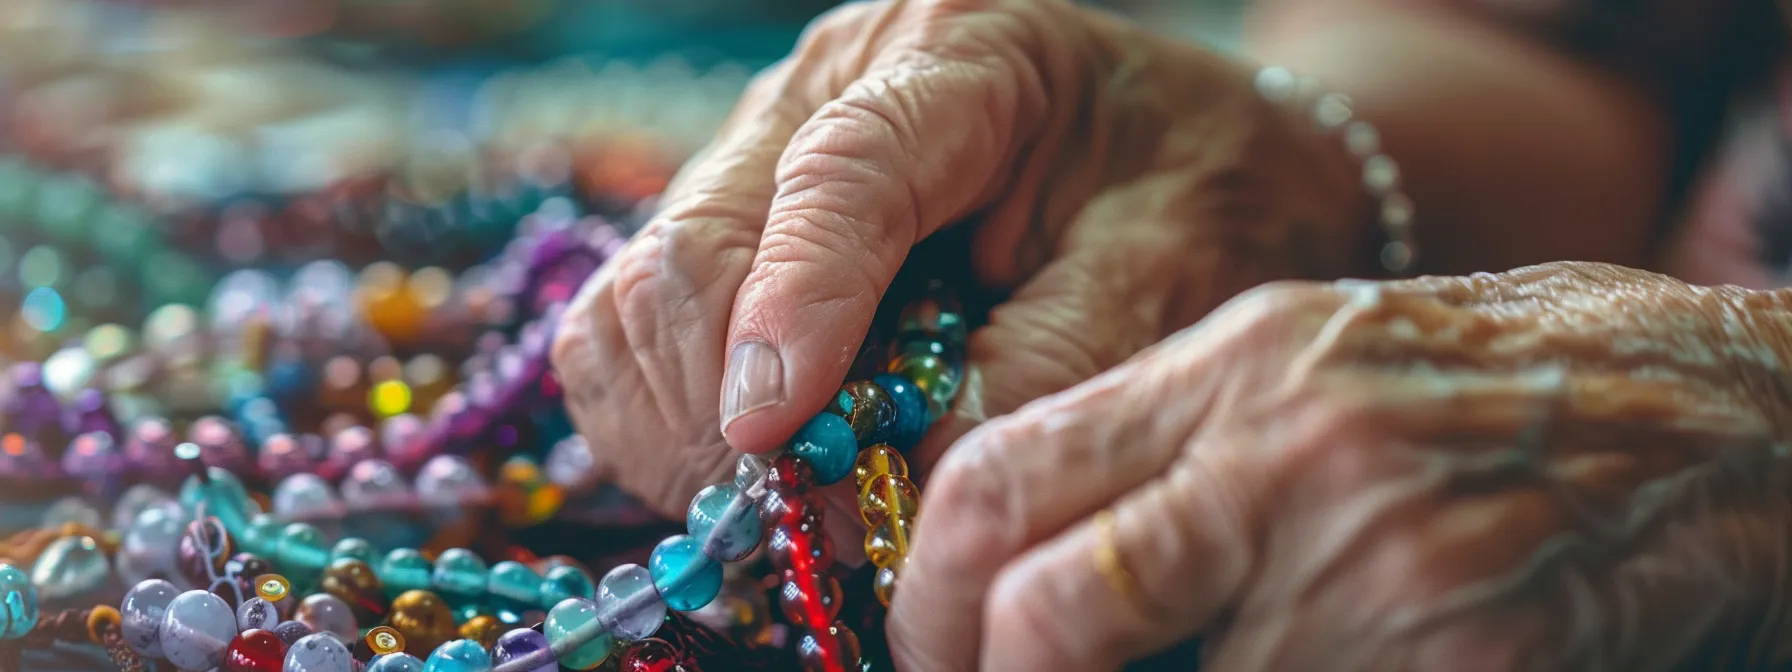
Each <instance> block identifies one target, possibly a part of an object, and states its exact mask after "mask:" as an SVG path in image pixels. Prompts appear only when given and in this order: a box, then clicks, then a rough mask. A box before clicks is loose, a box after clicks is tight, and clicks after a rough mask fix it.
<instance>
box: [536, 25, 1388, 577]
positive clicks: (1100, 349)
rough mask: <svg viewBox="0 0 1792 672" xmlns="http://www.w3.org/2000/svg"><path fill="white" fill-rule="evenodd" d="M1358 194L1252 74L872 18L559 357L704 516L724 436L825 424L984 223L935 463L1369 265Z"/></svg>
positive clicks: (761, 130) (616, 457) (747, 101)
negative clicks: (899, 288)
mask: <svg viewBox="0 0 1792 672" xmlns="http://www.w3.org/2000/svg"><path fill="white" fill-rule="evenodd" d="M1357 179H1358V173H1357V169H1356V167H1355V166H1354V165H1351V164H1350V163H1349V161H1348V160H1347V159H1346V157H1345V156H1344V154H1343V152H1342V151H1341V149H1340V148H1339V147H1337V146H1336V143H1335V141H1331V140H1328V139H1325V138H1322V137H1319V136H1317V134H1315V133H1313V132H1312V129H1311V124H1310V123H1309V122H1308V120H1307V119H1305V118H1301V117H1298V116H1297V115H1294V114H1292V113H1289V112H1286V111H1283V110H1279V109H1276V108H1272V107H1270V106H1268V105H1266V104H1264V103H1262V102H1260V101H1259V100H1258V99H1257V97H1256V96H1255V94H1254V92H1253V91H1252V87H1251V71H1250V70H1249V69H1247V68H1245V67H1244V66H1241V65H1238V64H1234V63H1231V62H1229V61H1226V60H1225V59H1222V58H1220V57H1218V56H1215V55H1213V54H1210V53H1208V52H1205V51H1201V50H1198V49H1196V48H1193V47H1191V46H1188V45H1182V44H1178V43H1175V42H1172V41H1168V40H1164V39H1160V38H1157V37H1154V36H1150V35H1148V34H1145V33H1143V32H1142V31H1140V30H1138V29H1137V28H1134V27H1132V26H1129V25H1127V24H1125V23H1123V22H1119V21H1117V20H1114V19H1110V18H1107V17H1105V16H1104V15H1100V14H1096V13H1093V12H1092V11H1091V10H1087V9H1084V8H1079V7H1076V6H1074V5H1072V4H1070V3H1067V2H1063V1H1062V0H928V1H923V0H914V1H908V2H891V1H886V2H871V3H858V4H851V5H847V6H845V7H843V8H841V9H839V10H838V11H835V12H833V13H832V14H830V15H828V16H826V17H824V18H822V19H820V20H818V21H817V22H816V23H815V25H814V26H813V27H812V28H811V29H810V30H809V31H808V33H807V34H806V36H805V37H804V38H803V40H802V42H801V44H800V45H799V46H798V47H797V49H796V51H795V53H794V54H792V55H791V56H790V58H789V59H787V60H785V61H784V62H783V63H782V64H780V65H778V66H777V67H774V68H772V69H771V70H770V71H768V72H767V73H765V74H764V75H763V76H761V77H760V78H759V79H758V80H757V82H756V83H755V84H754V85H753V86H752V87H751V88H750V90H749V91H747V93H746V95H745V97H744V99H743V100H742V102H741V103H740V105H739V107H738V109H736V110H735V112H734V113H733V115H732V117H731V119H730V120H729V121H728V122H727V124H726V126H725V128H723V129H722V131H721V133H720V135H719V136H718V138H717V139H716V140H715V142H714V143H713V144H712V145H711V146H710V147H708V148H707V150H706V151H704V152H703V153H701V154H700V155H699V156H698V157H697V158H696V159H695V160H694V161H693V162H691V163H690V164H689V165H688V166H687V167H686V168H685V170H684V171H683V172H682V173H681V174H680V175H679V177H678V179H676V180H675V181H674V183H673V184H672V185H671V186H670V188H669V190H668V193H667V194H666V195H665V198H664V200H663V206H664V207H663V210H662V211H661V212H660V213H659V214H658V215H657V216H656V217H655V218H654V219H653V220H652V222H651V223H650V224H649V225H648V226H647V227H646V228H645V229H644V230H643V231H642V232H640V233H639V234H638V235H637V237H636V239H635V240H633V241H631V242H630V243H629V245H628V246H627V248H626V249H625V250H624V251H623V252H622V253H621V254H620V255H619V256H618V257H617V258H616V259H615V260H613V261H612V262H611V263H610V264H608V265H607V267H606V268H604V269H603V270H602V271H600V272H599V274H598V275H597V276H596V277H595V278H594V279H593V280H592V281H591V282H590V283H589V284H588V285H587V286H586V287H585V288H584V290H583V292H582V293H581V295H580V296H579V298H578V299H577V301H576V303H575V305H574V307H573V308H572V310H571V311H570V312H569V314H568V315H567V317H566V320H565V322H564V323H563V327H562V330H561V335H560V337H559V341H558V344H557V346H556V349H555V352H554V363H555V366H556V368H557V370H558V371H559V372H560V374H561V376H562V378H563V380H565V381H566V383H567V392H568V406H569V407H570V409H571V410H572V412H573V415H574V417H575V420H576V422H577V423H578V426H579V428H580V429H581V431H582V433H583V434H584V435H585V436H586V437H587V438H588V439H589V441H590V442H591V444H592V445H593V446H594V449H595V450H596V452H597V453H598V459H599V467H600V471H602V472H603V473H604V474H606V475H609V476H611V477H613V478H614V479H615V480H616V481H617V482H618V483H619V484H620V485H622V486H623V487H624V488H626V489H628V490H630V491H632V492H633V493H635V494H636V495H638V496H641V497H643V498H644V499H646V500H647V501H649V502H650V503H652V504H653V505H655V506H657V507H658V508H660V509H661V510H662V511H664V512H666V513H668V514H674V515H678V514H681V513H682V511H683V509H684V507H685V505H686V503H687V502H688V501H689V497H690V496H691V495H692V494H693V493H695V492H696V491H697V490H698V489H699V488H701V487H702V486H704V485H706V484H708V483H710V482H713V481H715V480H717V479H718V478H721V477H722V476H724V475H725V474H726V473H727V472H728V470H729V469H730V460H731V455H732V454H733V451H732V450H730V448H729V446H728V445H727V444H732V446H733V448H735V449H739V450H745V451H754V452H758V451H765V450H769V449H773V448H776V447H778V446H779V445H780V444H781V443H782V442H784V441H785V440H786V439H788V437H789V436H790V435H791V434H792V433H793V432H794V431H795V430H796V429H797V427H798V426H800V424H801V423H802V422H803V421H804V420H806V419H807V418H808V417H809V416H810V415H812V414H814V413H815V412H816V411H818V410H820V409H821V408H822V407H823V406H824V404H825V403H826V401H827V399H828V397H829V395H830V394H831V393H832V392H833V391H834V390H835V389H836V388H837V387H838V386H839V384H840V383H841V382H842V379H843V377H844V376H845V374H846V372H847V370H848V368H849V366H850V364H851V359H852V357H853V355H854V354H855V353H856V352H857V350H858V345H859V342H860V341H861V340H862V339H863V338H864V336H865V334H866V330H867V327H868V325H869V323H870V321H871V319H872V316H873V313H874V311H875V309H876V307H877V305H878V302H879V301H880V299H881V298H882V296H883V294H884V293H885V291H886V290H887V289H888V287H889V285H890V283H891V281H892V278H893V276H894V275H895V274H896V272H897V270H898V268H899V267H900V266H901V265H902V264H903V261H904V259H905V257H906V256H907V255H908V254H909V251H910V249H911V248H912V247H913V246H914V245H915V244H916V243H917V242H918V241H920V240H921V239H923V238H926V237H927V236H929V235H930V234H932V233H934V232H936V231H938V230H939V229H941V228H942V227H945V226H948V225H950V224H953V223H956V222H960V221H966V220H974V221H973V223H972V224H967V225H974V226H975V227H976V229H975V230H974V231H973V233H974V235H970V236H967V239H968V240H970V241H971V242H970V243H969V245H971V246H972V248H973V249H971V250H968V256H969V257H970V258H971V259H972V260H973V266H974V269H973V270H974V271H975V275H976V276H977V278H978V279H979V280H980V281H981V282H982V283H985V284H986V285H987V286H988V287H990V288H993V289H995V290H996V291H998V292H1004V293H1008V301H1007V302H1006V303H1004V304H1002V305H1000V306H998V307H997V308H996V309H995V310H994V312H993V314H992V315H991V317H990V321H989V324H988V326H987V327H985V328H983V329H981V330H980V331H978V332H977V333H975V334H973V336H972V339H971V343H970V345H969V353H968V359H969V367H968V368H969V371H970V373H968V374H967V380H966V381H965V383H964V385H963V387H962V391H961V394H960V397H959V399H960V401H959V403H958V406H957V411H956V414H955V415H954V417H952V418H949V419H948V420H947V421H945V422H942V423H941V424H940V425H939V426H938V428H937V429H936V432H935V435H934V436H932V437H930V439H929V440H928V441H927V443H926V444H924V445H923V446H922V447H921V448H920V449H919V454H920V458H919V462H920V463H921V464H923V465H925V464H927V463H928V462H930V461H931V459H933V458H934V457H936V456H937V455H938V454H939V453H940V452H941V451H943V449H944V447H945V446H946V445H948V444H949V443H950V440H951V439H952V438H955V437H956V435H958V434H960V433H962V432H963V431H965V430H966V429H968V428H969V427H970V426H972V425H974V424H975V423H977V422H979V421H981V420H982V419H984V418H986V417H993V416H996V415H999V414H1002V413H1005V412H1008V411H1010V410H1012V409H1014V408H1016V407H1018V406H1020V405H1021V404H1022V403H1025V402H1027V401H1029V400H1032V399H1034V398H1037V397H1039V396H1042V395H1045V394H1049V393H1051V392H1054V391H1057V390H1060V389H1063V388H1065V387H1069V386H1070V385H1073V384H1075V383H1077V382H1080V381H1082V380H1084V379H1086V378H1088V377H1089V376H1092V375H1094V374H1096V373H1098V372H1100V371H1102V370H1104V369H1106V368H1108V367H1111V366H1113V365H1115V364H1118V363H1119V362H1121V361H1123V360H1125V359H1126V358H1127V357H1129V356H1131V355H1132V354H1134V353H1135V352H1136V351H1138V350H1139V349H1141V348H1144V347H1146V346H1148V345H1149V344H1151V343H1153V342H1156V341H1157V340H1159V339H1160V338H1162V337H1163V336H1165V335H1167V334H1169V333H1171V332H1173V331H1175V330H1176V329H1179V328H1181V327H1183V326H1186V325H1188V324H1190V323H1192V322H1193V321H1194V320H1196V319H1197V318H1199V317H1200V316H1201V315H1202V314H1204V313H1205V312H1206V311H1208V310H1209V309H1211V308H1212V307H1214V306H1216V305H1218V304H1219V303H1220V302H1223V301H1224V300H1225V299H1227V298H1229V297H1231V296H1232V295H1234V294H1236V293H1237V292H1239V291H1242V290H1243V289H1245V288H1248V287H1250V286H1253V285H1255V284H1258V283H1260V282H1262V281H1265V280H1270V279H1274V278H1282V277H1301V276H1315V277H1335V276H1337V275H1341V274H1343V273H1346V272H1347V270H1348V269H1347V267H1348V265H1349V261H1348V260H1347V259H1348V258H1349V257H1351V256H1352V255H1351V254H1350V251H1351V250H1354V249H1356V246H1355V245H1354V241H1355V240H1357V239H1358V238H1359V237H1360V236H1361V235H1362V231H1361V230H1359V229H1360V227H1359V218H1357V217H1354V216H1352V215H1353V214H1354V213H1360V212H1362V209H1361V208H1362V205H1363V201H1362V196H1361V195H1360V194H1359V193H1358V192H1359V191H1360V190H1359V188H1358V186H1357ZM718 400H719V401H720V403H719V405H718ZM723 427H725V433H726V443H725V442H724V439H723V431H722V430H721V429H719V428H723ZM854 517H855V516H850V515H843V516H835V518H838V519H840V520H842V521H850V520H851V519H853V518H854ZM848 546H851V545H848Z"/></svg>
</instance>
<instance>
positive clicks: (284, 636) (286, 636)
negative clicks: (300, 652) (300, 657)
mask: <svg viewBox="0 0 1792 672" xmlns="http://www.w3.org/2000/svg"><path fill="white" fill-rule="evenodd" d="M270 632H273V633H274V636H275V637H279V638H280V641H282V642H286V646H287V647H288V650H291V648H290V647H291V646H292V645H294V644H297V643H299V640H301V639H304V638H306V637H310V636H311V635H313V634H315V633H313V632H311V626H309V625H305V624H304V623H300V622H298V621H281V622H280V624H279V625H276V626H274V629H273V630H271V631H270Z"/></svg>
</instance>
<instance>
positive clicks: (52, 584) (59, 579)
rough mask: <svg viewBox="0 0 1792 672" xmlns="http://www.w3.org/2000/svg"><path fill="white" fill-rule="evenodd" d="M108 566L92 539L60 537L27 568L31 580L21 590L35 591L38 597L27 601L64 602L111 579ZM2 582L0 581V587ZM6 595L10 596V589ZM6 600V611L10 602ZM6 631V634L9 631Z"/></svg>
mask: <svg viewBox="0 0 1792 672" xmlns="http://www.w3.org/2000/svg"><path fill="white" fill-rule="evenodd" d="M111 564H112V563H110V562H107V561H106V552H105V551H103V550H100V545H99V542H97V541H94V539H93V537H89V536H85V535H71V536H66V537H62V538H60V539H57V540H55V541H52V542H50V544H49V545H48V546H45V547H44V549H43V550H42V551H39V552H38V555H37V562H36V563H34V564H33V565H32V566H31V579H30V581H29V582H28V583H27V584H26V585H25V587H24V588H25V589H26V592H29V591H31V590H35V591H37V592H38V595H35V596H32V597H31V600H30V601H31V602H36V601H37V600H39V599H42V600H44V601H49V602H60V601H63V600H68V599H71V598H74V597H76V596H78V595H83V594H86V593H90V592H92V591H94V590H97V589H99V588H100V587H102V586H104V585H106V582H107V580H108V579H110V578H111V577H112V567H111ZM4 583H5V581H4V580H3V579H0V585H3V584H4ZM7 594H8V595H9V596H10V594H11V593H10V590H9V592H8V593H7ZM6 601H7V604H8V607H9V609H10V606H11V602H12V601H11V599H7V600H6ZM14 622H15V623H16V622H17V619H14ZM8 630H9V632H10V630H11V629H10V628H9V629H8ZM21 634H22V633H21Z"/></svg>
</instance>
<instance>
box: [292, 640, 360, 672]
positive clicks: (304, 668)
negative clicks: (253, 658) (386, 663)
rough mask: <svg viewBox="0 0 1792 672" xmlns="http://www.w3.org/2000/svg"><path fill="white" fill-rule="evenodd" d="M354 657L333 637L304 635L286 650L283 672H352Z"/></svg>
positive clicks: (345, 645)
mask: <svg viewBox="0 0 1792 672" xmlns="http://www.w3.org/2000/svg"><path fill="white" fill-rule="evenodd" d="M354 669H355V656H354V654H352V653H350V652H349V650H348V645H347V644H344V643H343V642H342V640H340V639H337V638H336V636H335V635H332V634H328V633H323V632H319V633H315V634H310V635H305V636H304V637H303V638H301V639H299V641H296V642H293V643H292V646H290V647H288V648H287V649H286V665H285V668H284V672H354Z"/></svg>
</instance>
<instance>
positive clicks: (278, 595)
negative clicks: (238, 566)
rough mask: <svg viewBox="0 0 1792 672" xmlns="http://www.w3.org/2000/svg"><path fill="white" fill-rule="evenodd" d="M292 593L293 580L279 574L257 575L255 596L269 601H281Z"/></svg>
mask: <svg viewBox="0 0 1792 672" xmlns="http://www.w3.org/2000/svg"><path fill="white" fill-rule="evenodd" d="M291 594H292V582H290V581H287V580H286V577H284V576H281V575H279V574H261V575H257V576H256V577H255V596H256V597H259V598H261V599H264V600H267V601H269V602H276V603H277V602H279V601H281V600H284V599H286V597H287V596H288V595H291Z"/></svg>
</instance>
